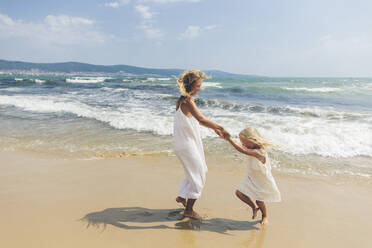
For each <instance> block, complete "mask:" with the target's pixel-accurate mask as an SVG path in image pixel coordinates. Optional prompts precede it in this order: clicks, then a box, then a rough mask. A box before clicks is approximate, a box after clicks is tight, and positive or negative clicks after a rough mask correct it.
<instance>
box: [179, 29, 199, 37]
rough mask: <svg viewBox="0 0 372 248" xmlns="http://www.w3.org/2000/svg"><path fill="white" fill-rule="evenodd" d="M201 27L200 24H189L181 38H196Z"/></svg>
mask: <svg viewBox="0 0 372 248" xmlns="http://www.w3.org/2000/svg"><path fill="white" fill-rule="evenodd" d="M200 31H201V28H200V27H199V26H188V27H187V28H186V30H185V32H183V33H182V34H181V36H180V39H181V40H183V39H195V38H196V37H198V36H199V34H200Z"/></svg>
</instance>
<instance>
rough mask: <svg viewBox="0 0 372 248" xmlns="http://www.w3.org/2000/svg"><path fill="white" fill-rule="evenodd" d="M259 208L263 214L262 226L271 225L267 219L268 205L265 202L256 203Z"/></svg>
mask: <svg viewBox="0 0 372 248" xmlns="http://www.w3.org/2000/svg"><path fill="white" fill-rule="evenodd" d="M256 203H257V206H258V207H259V208H260V210H261V213H262V221H261V224H262V225H265V224H267V223H269V220H268V219H267V211H266V205H265V203H264V202H263V201H256Z"/></svg>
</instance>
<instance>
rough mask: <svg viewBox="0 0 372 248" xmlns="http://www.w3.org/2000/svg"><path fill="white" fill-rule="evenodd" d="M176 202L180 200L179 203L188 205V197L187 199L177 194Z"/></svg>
mask: <svg viewBox="0 0 372 248" xmlns="http://www.w3.org/2000/svg"><path fill="white" fill-rule="evenodd" d="M176 202H178V203H182V205H183V206H184V207H186V199H185V198H182V197H181V196H177V198H176Z"/></svg>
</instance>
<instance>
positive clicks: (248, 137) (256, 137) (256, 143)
mask: <svg viewBox="0 0 372 248" xmlns="http://www.w3.org/2000/svg"><path fill="white" fill-rule="evenodd" d="M225 138H226V139H227V140H228V141H229V142H230V143H231V144H232V145H233V146H234V148H235V149H236V150H237V151H239V152H241V153H244V154H246V155H248V161H247V174H246V176H245V177H244V179H243V180H242V182H241V183H240V185H239V186H238V189H237V190H236V192H235V194H236V196H237V197H238V198H239V199H240V200H242V201H243V202H245V203H246V204H248V205H249V206H250V207H251V208H252V211H253V215H252V219H254V218H256V215H257V212H258V210H261V213H262V221H261V224H263V225H265V224H267V223H268V219H267V210H266V206H265V202H280V201H281V196H280V192H279V190H278V187H277V186H276V183H275V180H274V177H273V176H272V174H271V166H270V159H269V157H268V155H267V152H266V150H265V148H266V147H267V146H270V145H272V144H270V143H269V142H267V141H265V140H264V139H263V138H262V137H261V136H260V134H259V133H258V131H257V130H256V129H255V128H254V127H250V126H248V127H246V128H245V129H243V130H242V131H241V132H240V133H239V139H240V141H241V143H242V145H239V144H237V143H235V142H234V141H233V140H232V139H231V136H230V135H226V136H225ZM252 199H255V200H256V204H257V206H258V207H256V204H255V203H254V201H253V200H252Z"/></svg>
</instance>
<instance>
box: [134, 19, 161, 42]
mask: <svg viewBox="0 0 372 248" xmlns="http://www.w3.org/2000/svg"><path fill="white" fill-rule="evenodd" d="M138 28H139V29H141V30H143V31H144V32H145V34H146V36H147V38H149V39H155V38H160V37H162V36H163V32H162V31H161V30H160V29H157V28H154V27H153V26H152V24H151V23H142V24H141V25H140V26H138Z"/></svg>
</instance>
